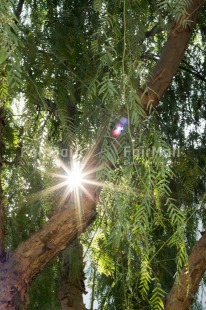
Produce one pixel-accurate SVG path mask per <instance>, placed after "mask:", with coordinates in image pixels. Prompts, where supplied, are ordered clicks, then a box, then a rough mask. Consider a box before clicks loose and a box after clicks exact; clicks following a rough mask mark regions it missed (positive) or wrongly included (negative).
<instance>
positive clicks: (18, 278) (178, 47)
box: [0, 0, 206, 310]
mask: <svg viewBox="0 0 206 310" xmlns="http://www.w3.org/2000/svg"><path fill="white" fill-rule="evenodd" d="M204 2H205V0H193V1H192V3H191V5H190V7H189V8H188V10H187V11H188V15H187V16H185V17H184V19H189V20H190V21H191V22H190V25H189V26H187V27H186V28H183V27H182V25H181V23H180V22H175V23H174V25H173V27H172V29H171V32H170V34H169V36H168V39H167V42H166V44H165V46H164V48H163V51H162V54H161V56H160V59H159V61H158V63H157V65H156V67H155V68H154V70H153V74H152V78H151V79H150V80H149V81H148V83H147V85H146V86H145V91H143V90H139V93H140V94H141V101H142V105H143V107H144V109H145V110H148V108H147V106H148V102H151V104H152V105H153V107H154V108H155V107H156V105H157V103H158V101H159V100H160V99H161V98H162V96H163V94H164V93H165V91H166V90H167V88H168V87H169V85H170V83H171V80H172V78H173V76H174V75H175V73H176V72H177V70H178V67H179V64H180V62H181V60H182V58H183V56H184V52H185V49H186V47H187V45H188V42H189V39H190V37H191V33H192V29H193V27H194V23H195V20H196V17H197V14H198V12H199V10H200V8H201V7H202V5H203V4H204ZM91 195H92V196H93V199H91V200H90V199H89V198H88V197H86V196H83V197H82V201H81V205H82V208H83V209H82V210H83V211H82V212H83V214H82V216H81V220H80V217H79V215H77V212H76V210H75V208H72V206H71V203H69V202H68V206H66V207H65V208H64V209H62V210H60V211H58V212H57V213H56V214H55V215H54V216H53V217H52V218H51V219H50V220H49V221H48V222H47V223H46V224H45V225H44V226H43V228H42V229H41V230H40V231H38V232H36V233H34V234H33V235H32V236H31V237H30V238H29V239H28V240H27V241H25V242H23V243H21V244H20V245H19V246H18V247H17V249H16V250H15V251H14V253H13V255H11V259H9V260H7V262H6V263H5V264H3V265H2V266H0V269H1V275H2V276H1V277H0V309H1V310H4V309H15V307H17V306H15V304H16V305H17V304H18V303H19V302H20V301H23V300H25V296H26V291H27V286H28V285H29V283H30V282H31V280H32V279H33V277H34V276H35V275H37V274H38V273H39V272H40V271H41V269H43V268H44V266H45V265H46V264H47V263H48V262H49V261H50V260H51V259H52V258H53V257H54V256H56V255H57V254H58V253H59V252H60V251H62V250H63V249H65V248H66V246H68V245H69V244H71V243H72V242H73V241H74V240H75V239H76V238H77V236H78V235H79V234H80V233H81V232H83V231H84V230H85V229H86V228H87V227H88V226H89V225H90V224H91V223H92V222H93V220H94V219H95V216H96V211H95V205H96V203H97V201H98V197H99V193H96V192H95V191H94V190H93V191H91ZM196 252H197V264H196V265H192V264H190V266H191V268H193V266H199V265H198V261H199V260H198V259H199V257H198V255H202V260H204V259H206V253H205V251H203V248H202V251H196ZM191 255H192V254H191ZM192 257H194V255H193V256H192ZM191 260H192V259H191ZM201 268H202V269H201V270H202V271H201V274H200V276H199V271H200V269H198V268H197V267H196V269H194V268H193V269H191V270H192V273H191V276H193V278H192V279H193V280H194V284H193V282H191V286H190V290H191V292H193V291H196V287H197V285H198V283H199V282H198V281H200V280H201V276H202V274H203V272H204V271H205V270H206V265H204V264H201ZM203 269H204V271H203ZM183 274H184V272H183ZM197 274H198V276H197ZM182 277H184V275H182ZM183 280H184V279H182V281H183ZM177 288H178V287H177V286H175V289H177ZM173 292H175V291H174V289H173V290H172V291H171V296H174V293H173ZM171 298H172V297H171ZM171 298H170V300H171ZM173 299H174V297H173ZM188 302H189V301H188ZM167 307H168V306H167ZM166 309H174V308H166ZM176 309H181V308H177V307H176ZM182 309H186V308H182Z"/></svg>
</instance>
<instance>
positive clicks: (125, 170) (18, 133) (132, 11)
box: [0, 0, 206, 310]
mask: <svg viewBox="0 0 206 310" xmlns="http://www.w3.org/2000/svg"><path fill="white" fill-rule="evenodd" d="M190 2H191V1H189V0H186V1H176V0H175V1H158V4H157V3H156V2H155V1H119V0H118V1H116V0H115V1H108V2H105V1H99V0H95V1H94V2H91V1H86V0H83V1H72V0H71V1H34V2H31V3H29V2H28V3H26V5H25V13H24V14H23V17H22V21H21V20H20V24H17V23H16V18H15V17H14V15H13V13H12V11H11V10H12V5H11V2H9V1H5V0H3V1H2V5H1V9H0V21H1V23H2V24H4V25H3V26H0V38H1V41H2V49H1V52H0V59H1V68H0V100H1V102H0V105H1V106H4V108H5V112H4V114H5V115H4V118H5V128H4V130H3V142H4V145H5V150H4V151H3V152H2V150H1V152H2V153H3V154H1V155H3V156H2V157H3V171H2V180H3V186H4V196H5V203H6V205H7V209H6V210H7V223H6V228H7V231H8V233H7V240H6V242H7V246H8V248H11V249H13V248H15V247H16V246H17V245H18V244H19V243H20V242H22V241H23V240H25V239H27V238H28V237H29V236H30V235H31V234H32V233H33V232H34V231H37V230H38V229H40V228H41V227H42V225H43V224H44V223H45V222H46V221H47V220H48V218H49V217H50V216H51V214H53V212H55V210H56V205H58V202H59V197H61V194H62V192H61V191H60V192H57V193H55V194H49V195H48V196H47V197H45V193H44V189H45V188H47V187H50V186H52V185H54V180H53V179H52V178H51V176H49V175H48V174H47V172H48V171H49V172H53V171H55V169H54V166H55V162H56V158H57V154H58V153H59V152H61V150H62V148H67V147H68V148H70V149H72V148H75V147H76V145H78V149H79V150H80V152H81V154H84V153H86V151H85V150H88V149H90V148H91V145H93V144H95V141H96V138H97V133H99V132H102V131H101V129H102V128H103V129H104V130H103V133H102V136H101V134H100V136H101V138H103V143H102V145H101V149H100V151H99V154H98V160H99V166H100V168H101V169H99V171H98V173H97V178H98V180H99V181H102V182H104V184H105V187H104V190H103V191H102V193H101V199H100V203H99V206H98V211H99V217H98V219H97V221H96V222H95V224H94V225H93V227H92V228H91V229H90V230H89V232H88V234H87V235H85V236H84V237H83V242H84V245H85V247H86V248H88V249H87V254H89V258H90V259H91V266H93V264H95V270H97V272H96V273H95V274H96V278H95V279H93V284H94V287H95V294H96V299H97V300H98V302H99V309H107V310H109V309H112V310H115V309H118V310H121V309H122V310H125V309H127V310H132V309H135V310H136V309H144V308H145V309H146V308H147V309H154V310H157V309H163V299H164V297H165V295H166V294H167V293H168V292H169V290H170V289H171V286H172V284H173V282H174V278H175V276H177V277H178V274H179V272H180V270H181V268H182V266H183V265H185V264H187V258H188V254H189V251H190V250H191V248H192V246H193V244H194V243H195V240H196V233H197V230H198V229H199V227H198V225H199V223H200V220H201V221H202V224H203V227H204V226H205V225H206V211H205V161H206V159H205V158H206V155H205V154H206V153H205V143H206V138H205V134H204V130H205V119H206V113H205V104H204V102H205V99H206V98H205V92H204V91H203V87H202V84H203V83H205V82H204V81H203V80H199V79H198V78H197V73H198V74H199V75H200V74H202V76H204V75H205V73H206V72H205V70H206V64H205V63H206V62H205V50H204V49H205V43H204V40H203V37H202V34H200V32H201V31H202V30H201V31H200V29H202V28H201V27H203V26H204V19H203V21H202V22H200V25H199V26H198V27H199V28H197V30H196V32H195V34H194V36H193V38H192V42H193V43H194V44H191V47H190V48H189V50H188V52H187V54H186V56H185V60H184V66H185V67H186V69H187V71H186V70H185V71H183V70H180V71H179V73H178V74H177V76H176V77H175V79H174V81H173V83H172V85H171V88H170V90H169V91H168V93H167V95H166V96H165V97H164V99H163V102H161V103H160V105H159V108H158V109H159V110H157V111H152V107H151V105H150V107H149V108H150V111H151V115H150V116H149V117H148V116H146V115H145V112H144V110H143V108H142V106H141V98H140V93H141V92H137V89H138V88H142V89H144V86H145V85H146V83H147V80H148V77H149V76H150V69H151V67H153V66H154V65H155V63H156V59H157V55H159V53H160V51H161V50H162V46H163V44H164V42H165V37H166V31H167V26H166V25H168V22H170V21H171V19H172V17H173V16H175V18H176V20H177V21H178V22H181V21H182V19H184V20H185V15H186V18H187V8H188V6H189V4H190ZM159 23H160V24H161V27H162V29H163V31H160V32H157V33H155V34H154V35H151V36H148V37H147V36H146V33H147V32H148V31H150V30H151V29H152V28H153V27H154V26H155V25H158V24H159ZM201 33H203V32H201ZM20 42H21V43H20ZM20 53H21V55H22V57H21V61H20ZM149 53H151V56H153V57H148V54H149ZM197 56H198V57H197ZM191 59H192V61H191ZM20 63H21V67H20ZM191 67H192V69H191ZM21 70H22V71H21ZM188 70H192V72H193V73H196V76H195V78H194V76H192V75H191V73H190V72H188ZM21 83H22V84H21ZM19 85H21V89H20V87H19ZM12 89H13V91H11V90H12ZM15 92H16V93H18V94H20V98H22V100H23V104H22V106H20V107H19V109H17V110H18V111H17V113H16V112H12V109H13V111H15V108H14V102H13V103H12V100H13V98H14V97H16V93H15ZM199 100H200V101H199ZM20 101H21V100H19V102H20ZM19 105H20V104H19ZM157 112H158V113H157ZM16 114H17V115H16ZM19 114H20V116H18V115H19ZM123 116H127V118H128V126H127V127H126V128H125V130H124V132H123V134H122V135H121V136H119V137H117V138H116V137H114V136H113V135H112V130H113V129H114V126H115V125H116V124H117V123H118V122H119V119H120V118H121V117H123ZM193 125H194V126H193ZM187 132H188V134H187ZM22 147H23V153H22ZM178 148H180V153H178V152H176V151H177V150H179V149H178ZM40 195H41V199H39V196H40ZM37 197H38V199H37ZM70 250H71V249H70ZM70 250H69V249H68V252H67V251H66V253H67V254H68V260H69V261H70V260H71V259H72V260H74V261H75V260H76V257H75V255H73V254H74V253H73V254H71V251H70ZM59 265H60V262H59V260H56V261H55V262H54V263H53V264H51V265H50V266H49V267H48V269H46V270H45V271H44V273H43V274H41V275H39V277H38V278H37V279H36V281H35V282H34V284H33V286H32V287H31V290H30V299H31V304H30V306H29V307H30V308H29V309H50V308H51V309H52V307H53V309H54V308H55V309H58V307H59V306H58V303H57V296H56V295H57V294H56V293H54V291H55V290H56V289H57V279H58V277H59V273H60V269H61V268H59ZM72 266H73V267H74V269H75V270H73V271H74V273H73V274H74V275H75V274H77V273H78V268H77V269H76V267H78V266H77V265H72ZM91 266H90V267H91ZM92 268H93V267H92ZM92 275H93V273H92ZM74 280H75V276H74ZM41 283H42V284H41Z"/></svg>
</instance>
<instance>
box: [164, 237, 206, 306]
mask: <svg viewBox="0 0 206 310" xmlns="http://www.w3.org/2000/svg"><path fill="white" fill-rule="evenodd" d="M205 271H206V234H204V235H203V236H202V238H201V239H200V240H199V241H198V242H197V243H196V245H195V246H194V247H193V249H192V252H191V254H190V256H189V262H188V267H184V268H183V270H182V272H181V274H180V276H179V278H178V280H177V282H176V283H175V284H174V285H173V287H172V289H171V291H170V293H169V294H168V295H167V298H166V301H165V310H188V309H190V306H191V304H192V302H193V300H194V297H195V294H196V292H197V290H198V287H199V284H200V281H201V279H202V277H203V274H204V273H205Z"/></svg>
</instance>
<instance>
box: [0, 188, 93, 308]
mask: <svg viewBox="0 0 206 310" xmlns="http://www.w3.org/2000/svg"><path fill="white" fill-rule="evenodd" d="M96 199H98V194H97V195H96V193H95V192H94V193H93V201H92V200H90V199H89V198H88V197H83V203H82V206H83V209H82V212H83V214H82V215H81V216H79V214H77V211H76V209H75V208H74V205H73V206H69V205H68V206H66V207H64V209H62V210H60V211H59V212H57V214H55V215H54V216H53V217H52V218H51V219H50V220H49V221H48V222H47V223H46V224H45V225H44V227H43V228H42V229H41V230H40V231H38V232H37V233H34V234H33V235H32V236H31V237H30V238H29V240H27V241H25V242H23V243H21V244H20V245H19V246H18V248H17V249H16V250H15V252H14V253H13V255H12V256H11V258H10V260H9V261H8V262H7V263H6V264H3V265H2V266H1V267H2V268H1V273H2V274H4V275H5V276H4V277H3V278H2V277H1V278H0V309H1V310H3V309H12V308H10V307H11V305H13V306H14V305H15V303H16V300H19V298H20V299H21V300H22V301H24V300H25V298H26V291H27V286H28V285H29V283H30V281H31V280H32V278H33V277H34V276H35V275H36V274H37V273H39V272H40V271H41V269H43V268H44V266H45V265H46V263H48V262H49V261H50V260H51V259H52V258H53V257H54V256H56V255H57V254H58V253H59V252H60V251H62V250H64V249H65V248H66V247H67V246H68V245H69V244H71V243H72V242H73V241H74V240H75V239H76V238H77V237H78V235H79V234H80V233H82V232H83V231H85V229H86V228H87V227H88V226H89V225H90V224H91V223H92V222H93V221H94V219H95V216H96V211H95V205H96ZM8 266H9V267H8ZM18 292H20V295H19V293H18ZM17 296H18V298H17ZM13 309H15V308H13Z"/></svg>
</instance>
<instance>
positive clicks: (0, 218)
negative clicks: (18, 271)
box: [0, 107, 4, 261]
mask: <svg viewBox="0 0 206 310" xmlns="http://www.w3.org/2000/svg"><path fill="white" fill-rule="evenodd" d="M3 112H4V110H3V107H0V261H1V258H2V255H3V253H4V203H3V190H2V180H1V171H2V155H3V149H4V144H3V137H2V133H3V127H4V116H3Z"/></svg>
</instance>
